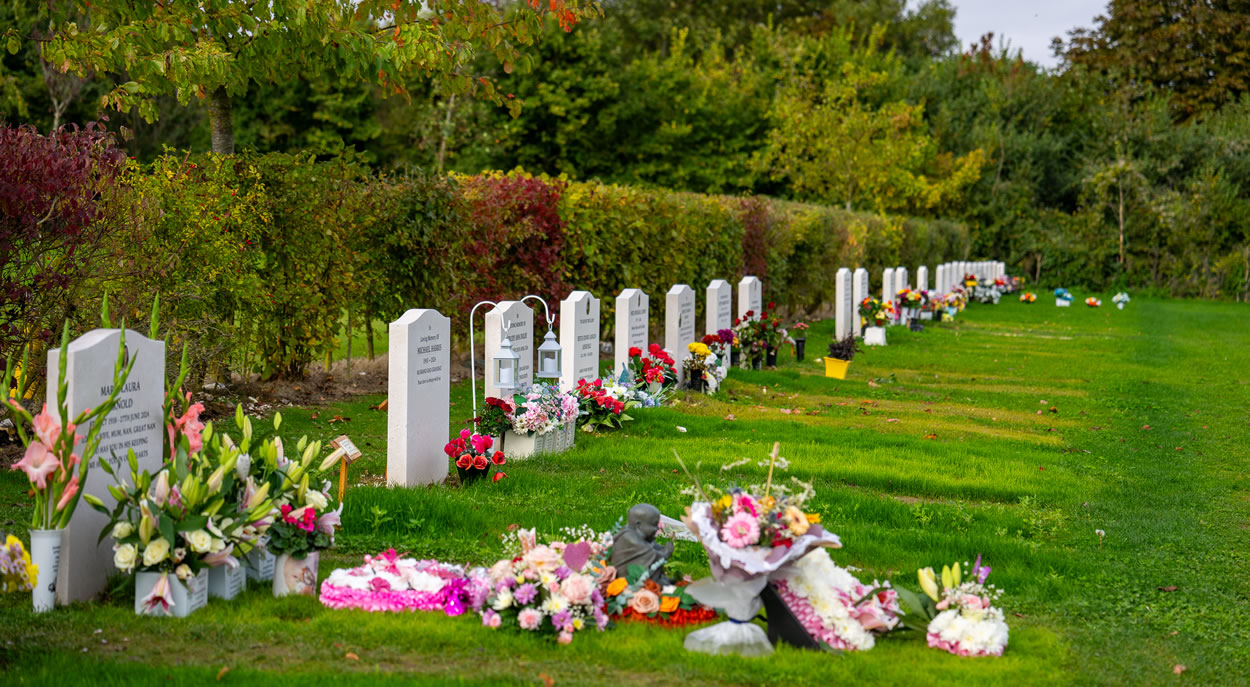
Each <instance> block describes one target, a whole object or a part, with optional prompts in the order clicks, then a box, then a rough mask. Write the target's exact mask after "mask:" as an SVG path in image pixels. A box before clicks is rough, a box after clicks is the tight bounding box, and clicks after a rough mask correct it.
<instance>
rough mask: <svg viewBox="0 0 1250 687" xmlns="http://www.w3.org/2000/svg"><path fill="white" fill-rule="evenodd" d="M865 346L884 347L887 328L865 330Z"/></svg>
mask: <svg viewBox="0 0 1250 687" xmlns="http://www.w3.org/2000/svg"><path fill="white" fill-rule="evenodd" d="M864 345H865V346H884V345H886V344H885V327H868V328H867V329H865V330H864Z"/></svg>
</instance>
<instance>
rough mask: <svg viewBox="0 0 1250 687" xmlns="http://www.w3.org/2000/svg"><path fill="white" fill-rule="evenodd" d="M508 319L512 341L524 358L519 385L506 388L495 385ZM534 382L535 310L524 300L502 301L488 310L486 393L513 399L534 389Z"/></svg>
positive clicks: (520, 366)
mask: <svg viewBox="0 0 1250 687" xmlns="http://www.w3.org/2000/svg"><path fill="white" fill-rule="evenodd" d="M504 322H507V323H508V333H507V337H508V340H509V341H511V342H512V350H513V351H514V352H515V353H516V354H517V356H519V357H520V358H521V361H520V363H519V364H517V374H516V376H517V378H516V388H515V389H508V390H503V389H500V388H499V387H497V386H495V375H494V367H495V354H496V353H498V352H499V344H500V342H501V341H503V337H504ZM533 383H534V311H533V310H531V309H530V307H529V306H528V305H526V304H524V303H522V302H521V301H499V304H498V305H496V306H495V307H494V308H491V310H490V312H488V313H486V384H485V386H486V395H487V396H494V397H496V398H512V395H513V394H516V393H520V392H523V391H525V390H526V389H528V388H530V386H531V385H533Z"/></svg>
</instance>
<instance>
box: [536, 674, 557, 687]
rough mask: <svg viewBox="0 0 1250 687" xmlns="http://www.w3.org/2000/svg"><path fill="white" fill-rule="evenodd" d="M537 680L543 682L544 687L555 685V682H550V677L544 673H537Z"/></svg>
mask: <svg viewBox="0 0 1250 687" xmlns="http://www.w3.org/2000/svg"><path fill="white" fill-rule="evenodd" d="M538 679H539V680H542V681H543V685H544V687H551V686H552V685H554V684H555V683H556V681H555V680H552V679H551V676H550V675H548V674H546V673H539V674H538Z"/></svg>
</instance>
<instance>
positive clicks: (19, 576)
mask: <svg viewBox="0 0 1250 687" xmlns="http://www.w3.org/2000/svg"><path fill="white" fill-rule="evenodd" d="M38 582H39V566H38V565H36V564H35V563H32V562H31V560H30V552H29V551H27V550H26V549H25V547H23V546H22V540H21V539H18V538H17V537H15V536H13V535H11V534H9V535H6V536H5V538H4V546H0V594H8V593H10V592H29V591H31V590H33V589H34V588H35V585H36V584H37V583H38Z"/></svg>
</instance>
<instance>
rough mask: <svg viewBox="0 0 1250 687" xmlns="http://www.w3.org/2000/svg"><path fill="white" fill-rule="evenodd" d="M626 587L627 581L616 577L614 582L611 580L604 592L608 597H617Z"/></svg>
mask: <svg viewBox="0 0 1250 687" xmlns="http://www.w3.org/2000/svg"><path fill="white" fill-rule="evenodd" d="M628 586H629V580H626V579H625V578H624V577H618V578H616V579H615V580H612V582H611V583H610V584H609V585H608V588H607V590H606V591H607V593H608V596H617V595H619V594H620V593H621V592H623V591H625V588H626V587H628Z"/></svg>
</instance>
